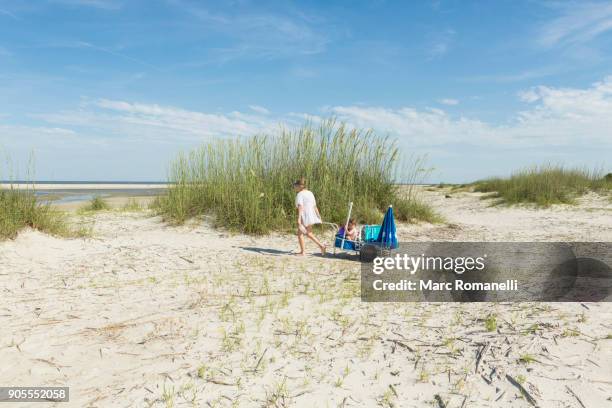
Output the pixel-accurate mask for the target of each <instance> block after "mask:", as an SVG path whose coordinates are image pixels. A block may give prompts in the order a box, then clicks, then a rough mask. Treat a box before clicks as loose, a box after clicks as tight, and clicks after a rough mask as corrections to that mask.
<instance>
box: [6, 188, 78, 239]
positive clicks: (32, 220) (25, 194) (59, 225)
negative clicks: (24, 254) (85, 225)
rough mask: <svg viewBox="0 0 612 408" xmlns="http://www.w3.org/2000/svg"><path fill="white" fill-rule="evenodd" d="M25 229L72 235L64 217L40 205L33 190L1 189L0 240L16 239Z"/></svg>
mask: <svg viewBox="0 0 612 408" xmlns="http://www.w3.org/2000/svg"><path fill="white" fill-rule="evenodd" d="M25 227H31V228H35V229H38V230H40V231H43V232H47V233H50V234H54V235H62V236H65V235H68V234H69V233H70V230H69V228H68V225H67V222H66V219H65V217H64V215H63V214H62V213H60V212H58V211H56V210H54V209H53V208H52V207H51V206H50V205H49V204H40V203H38V202H37V201H36V195H35V194H34V191H33V190H32V189H24V190H19V189H16V188H13V187H10V188H8V189H2V188H0V240H2V239H7V238H14V237H15V236H16V235H17V233H18V232H19V231H20V230H21V229H23V228H25Z"/></svg>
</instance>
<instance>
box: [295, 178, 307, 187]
mask: <svg viewBox="0 0 612 408" xmlns="http://www.w3.org/2000/svg"><path fill="white" fill-rule="evenodd" d="M293 186H294V187H306V179H305V178H304V177H300V178H299V179H298V180H295V181H294V182H293Z"/></svg>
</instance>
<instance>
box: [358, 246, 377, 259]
mask: <svg viewBox="0 0 612 408" xmlns="http://www.w3.org/2000/svg"><path fill="white" fill-rule="evenodd" d="M377 256H378V247H376V246H375V245H367V244H365V245H362V246H361V249H360V250H359V260H360V261H361V262H372V261H373V260H374V258H376V257H377Z"/></svg>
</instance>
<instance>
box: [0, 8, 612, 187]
mask: <svg viewBox="0 0 612 408" xmlns="http://www.w3.org/2000/svg"><path fill="white" fill-rule="evenodd" d="M330 116H335V117H337V118H338V119H339V120H342V121H346V122H347V123H349V124H350V125H353V126H360V127H367V128H373V129H374V130H376V132H378V133H380V134H384V135H386V134H390V135H392V136H393V137H395V138H397V140H398V144H399V146H400V147H401V149H402V152H404V154H405V156H406V157H408V156H410V155H412V154H416V155H424V154H426V155H427V156H428V163H429V165H430V166H431V167H433V168H435V170H434V171H433V173H432V174H431V176H430V178H429V181H433V182H437V181H445V182H462V181H469V180H473V179H477V178H482V177H486V176H490V175H503V174H507V173H509V172H510V171H512V170H513V169H516V168H518V167H522V166H526V165H530V164H537V163H546V162H552V163H565V164H567V165H580V166H589V167H593V166H599V167H604V168H605V169H606V170H608V171H609V170H610V167H611V165H612V163H611V161H610V157H612V131H611V129H612V2H610V1H607V2H604V1H600V2H584V1H579V2H558V1H555V2H552V1H536V0H531V1H501V0H500V1H494V2H493V1H490V2H486V1H478V2H476V1H475V2H468V1H458V0H457V1H444V0H439V1H422V2H417V1H414V2H403V1H398V2H391V1H381V0H378V1H362V2H360V1H352V2H316V1H303V2H287V1H278V2H266V1H257V2H254V1H253V2H250V1H228V2H203V1H188V0H149V1H139V0H129V1H128V0H37V1H14V0H0V149H2V150H3V154H7V155H9V156H10V157H11V160H12V161H13V164H12V167H13V168H23V167H24V165H25V163H26V162H27V160H28V157H29V156H30V154H31V153H32V152H34V156H35V167H36V178H38V179H46V180H161V179H164V178H165V176H166V169H167V166H168V163H169V162H170V160H171V159H172V158H173V157H174V155H175V154H176V153H177V152H179V151H182V150H188V149H190V148H193V147H194V146H197V145H198V144H200V143H202V142H203V141H206V140H210V139H211V138H215V137H228V136H234V137H245V136H248V135H251V134H253V133H257V132H266V131H268V132H274V131H275V130H276V129H278V127H279V124H283V125H285V126H289V127H292V126H298V125H299V124H300V123H302V121H303V120H304V118H309V119H310V120H313V121H315V122H316V121H317V120H321V119H323V118H327V117H330ZM5 167H6V166H5ZM5 171H6V170H5ZM0 178H2V177H0ZM5 178H6V175H5Z"/></svg>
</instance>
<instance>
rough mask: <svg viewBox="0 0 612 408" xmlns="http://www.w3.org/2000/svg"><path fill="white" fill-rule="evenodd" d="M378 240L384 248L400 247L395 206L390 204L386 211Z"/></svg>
mask: <svg viewBox="0 0 612 408" xmlns="http://www.w3.org/2000/svg"><path fill="white" fill-rule="evenodd" d="M376 242H380V243H381V246H382V247H383V248H389V249H395V248H397V247H398V244H397V235H396V229H395V219H394V218H393V206H391V205H390V206H389V208H388V209H387V212H386V213H385V218H384V219H383V222H382V225H381V226H380V232H379V233H378V238H377V239H376Z"/></svg>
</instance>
